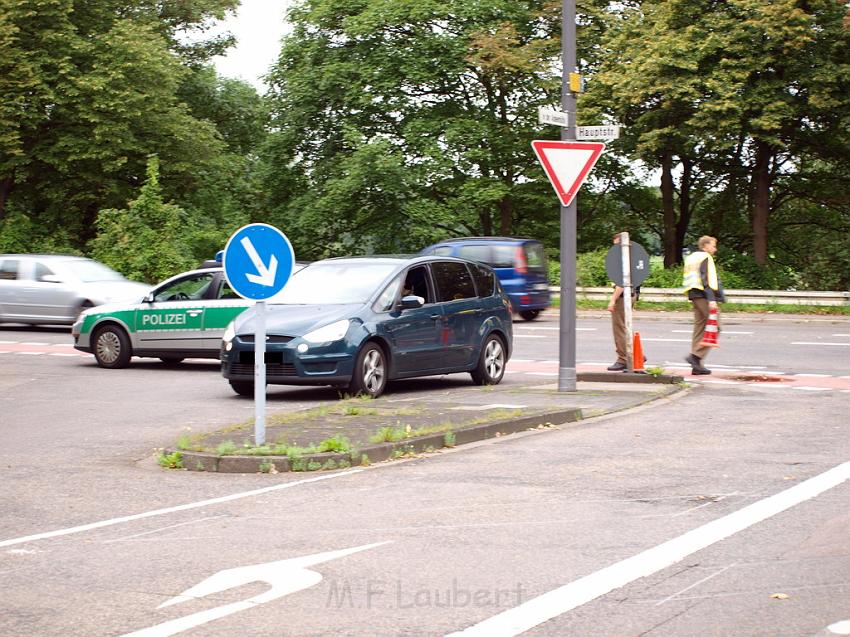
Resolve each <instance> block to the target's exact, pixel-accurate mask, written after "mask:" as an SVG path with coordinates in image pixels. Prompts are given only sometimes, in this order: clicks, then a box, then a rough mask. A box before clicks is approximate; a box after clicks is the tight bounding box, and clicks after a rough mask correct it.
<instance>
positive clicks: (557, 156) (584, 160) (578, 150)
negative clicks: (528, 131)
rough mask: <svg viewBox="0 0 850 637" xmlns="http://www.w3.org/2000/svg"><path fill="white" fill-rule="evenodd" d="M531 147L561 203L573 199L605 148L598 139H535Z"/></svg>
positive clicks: (568, 202)
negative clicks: (582, 140) (573, 140)
mask: <svg viewBox="0 0 850 637" xmlns="http://www.w3.org/2000/svg"><path fill="white" fill-rule="evenodd" d="M531 147H532V148H533V149H534V154H535V155H537V159H538V160H539V161H540V164H541V165H542V166H543V170H545V171H546V176H547V177H549V181H550V182H551V183H552V187H553V188H554V189H555V192H556V193H557V194H558V199H560V200H561V205H562V206H569V205H570V203H572V200H573V199H575V196H576V193H578V189H579V188H581V186H582V184H583V183H584V182H585V180H586V179H587V176H588V175H589V174H590V171H591V170H592V169H593V166H594V165H595V164H596V162H597V160H598V159H599V157H600V156H601V155H602V151H603V150H605V144H603V143H601V142H570V141H550V140H535V141H533V142H531Z"/></svg>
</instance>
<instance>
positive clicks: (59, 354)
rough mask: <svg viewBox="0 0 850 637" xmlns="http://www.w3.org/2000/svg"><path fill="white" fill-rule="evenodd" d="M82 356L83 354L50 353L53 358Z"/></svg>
mask: <svg viewBox="0 0 850 637" xmlns="http://www.w3.org/2000/svg"><path fill="white" fill-rule="evenodd" d="M80 354H82V352H80V353H79V354H72V353H71V352H50V355H51V356H79V355H80Z"/></svg>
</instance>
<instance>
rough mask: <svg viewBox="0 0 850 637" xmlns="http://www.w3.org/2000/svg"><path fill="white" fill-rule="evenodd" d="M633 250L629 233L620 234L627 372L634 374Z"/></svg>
mask: <svg viewBox="0 0 850 637" xmlns="http://www.w3.org/2000/svg"><path fill="white" fill-rule="evenodd" d="M631 252H632V248H631V244H630V243H629V233H628V232H621V233H620V254H621V255H622V263H623V311H624V317H625V322H626V371H628V372H633V371H634V370H635V369H634V356H633V354H632V338H633V337H632V255H631Z"/></svg>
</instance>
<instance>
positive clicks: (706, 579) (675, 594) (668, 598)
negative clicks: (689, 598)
mask: <svg viewBox="0 0 850 637" xmlns="http://www.w3.org/2000/svg"><path fill="white" fill-rule="evenodd" d="M733 566H735V564H730V565H729V566H725V567H723V568H721V569H720V570H719V571H717V572H716V573H712V574H711V575H709V576H708V577H703V578H702V579H701V580H700V581H698V582H694V583H693V584H691V585H690V586H687V587H685V588H683V589H682V590H680V591H679V592H678V593H673V594H672V595H670V597H665V598H664V599H662V600H661V601H660V602H658V603H657V604H656V606H661V604H664V603H666V602H669V601H670V600H671V599H673V598H675V597H678V596H679V595H681V594H682V593H686V592H688V591H689V590H691V589H692V588H696V587H697V586H699V585H700V584H705V583H706V582H707V581H708V580H710V579H714V578H715V577H717V576H718V575H722V574H723V573H725V572H726V571H728V570H729V569H730V568H732V567H733Z"/></svg>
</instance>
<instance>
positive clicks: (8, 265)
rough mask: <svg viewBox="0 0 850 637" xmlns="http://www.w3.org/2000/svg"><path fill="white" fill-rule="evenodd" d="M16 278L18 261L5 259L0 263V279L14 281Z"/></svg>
mask: <svg viewBox="0 0 850 637" xmlns="http://www.w3.org/2000/svg"><path fill="white" fill-rule="evenodd" d="M17 278H18V261H15V260H13V259H6V260H5V261H3V262H1V263H0V279H5V280H6V281H14V280H15V279H17Z"/></svg>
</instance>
